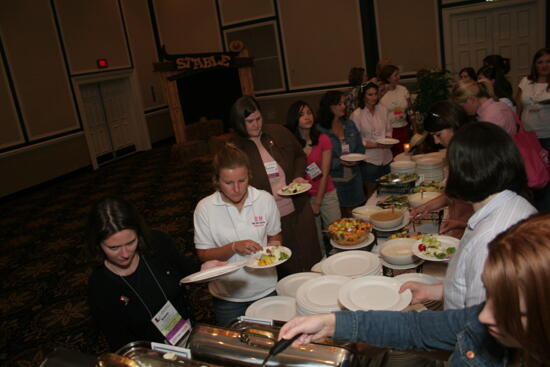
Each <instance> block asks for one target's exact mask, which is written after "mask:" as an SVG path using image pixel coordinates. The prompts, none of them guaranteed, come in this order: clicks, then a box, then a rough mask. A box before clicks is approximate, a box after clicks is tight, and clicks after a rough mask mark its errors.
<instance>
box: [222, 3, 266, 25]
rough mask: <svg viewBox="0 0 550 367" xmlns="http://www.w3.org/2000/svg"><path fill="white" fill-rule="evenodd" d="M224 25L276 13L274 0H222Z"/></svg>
mask: <svg viewBox="0 0 550 367" xmlns="http://www.w3.org/2000/svg"><path fill="white" fill-rule="evenodd" d="M219 3H220V14H221V18H222V19H221V21H222V24H223V25H229V24H233V23H237V22H245V21H248V20H252V19H258V18H265V17H270V16H273V15H275V9H274V8H273V1H272V0H220V2H219Z"/></svg>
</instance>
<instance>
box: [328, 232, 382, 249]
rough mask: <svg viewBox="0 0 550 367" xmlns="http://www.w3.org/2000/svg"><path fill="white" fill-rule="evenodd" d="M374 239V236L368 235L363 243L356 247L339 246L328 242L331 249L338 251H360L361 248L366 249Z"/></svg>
mask: <svg viewBox="0 0 550 367" xmlns="http://www.w3.org/2000/svg"><path fill="white" fill-rule="evenodd" d="M374 239H375V237H374V235H373V234H372V233H369V235H368V236H367V238H365V240H364V241H363V242H361V243H358V244H357V245H351V246H348V245H340V244H338V243H336V242H334V241H333V240H332V239H331V240H330V244H331V245H332V247H334V248H338V249H340V250H357V249H360V248H363V247H367V246H368V245H370V244H371V243H373V242H374Z"/></svg>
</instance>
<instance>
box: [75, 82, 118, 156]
mask: <svg viewBox="0 0 550 367" xmlns="http://www.w3.org/2000/svg"><path fill="white" fill-rule="evenodd" d="M80 94H81V96H82V101H83V104H84V114H85V115H86V120H87V122H88V129H87V131H86V133H87V134H88V136H89V141H90V142H91V144H92V146H91V147H90V148H91V149H92V150H93V152H94V154H95V156H96V157H98V156H101V155H104V154H108V153H111V152H112V151H113V145H112V143H111V134H110V132H109V127H108V125H107V119H106V118H105V108H104V106H103V99H102V98H101V92H100V88H99V83H93V84H84V85H82V86H81V87H80Z"/></svg>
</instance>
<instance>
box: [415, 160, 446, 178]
mask: <svg viewBox="0 0 550 367" xmlns="http://www.w3.org/2000/svg"><path fill="white" fill-rule="evenodd" d="M416 173H417V174H418V175H419V176H420V175H422V176H423V177H424V181H425V182H432V181H441V180H443V178H444V177H445V175H444V172H443V159H442V158H435V157H425V158H422V159H417V160H416Z"/></svg>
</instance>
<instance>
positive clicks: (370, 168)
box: [350, 82, 392, 197]
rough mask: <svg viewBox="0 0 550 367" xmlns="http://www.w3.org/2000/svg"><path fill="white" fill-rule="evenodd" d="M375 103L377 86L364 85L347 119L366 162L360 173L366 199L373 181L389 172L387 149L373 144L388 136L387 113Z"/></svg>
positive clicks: (390, 157)
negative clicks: (356, 134)
mask: <svg viewBox="0 0 550 367" xmlns="http://www.w3.org/2000/svg"><path fill="white" fill-rule="evenodd" d="M378 102H379V87H378V84H376V83H372V82H371V83H367V84H365V85H364V86H362V87H361V90H360V92H359V108H357V109H356V110H355V111H353V113H352V114H351V116H350V119H351V120H352V121H353V122H354V123H355V126H357V130H359V132H360V133H361V140H362V141H363V145H364V146H365V156H366V159H365V164H364V165H363V166H362V170H361V171H362V172H361V173H362V176H363V182H364V183H365V191H366V195H367V197H370V195H372V193H373V192H374V190H375V188H376V179H377V178H379V177H381V176H383V175H385V174H386V173H389V172H390V162H391V161H392V153H391V150H390V149H391V145H384V144H380V143H378V142H377V141H378V140H380V139H382V138H386V137H391V136H392V126H391V123H390V120H389V119H388V110H387V109H386V108H385V107H384V106H382V105H381V104H380V103H378Z"/></svg>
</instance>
